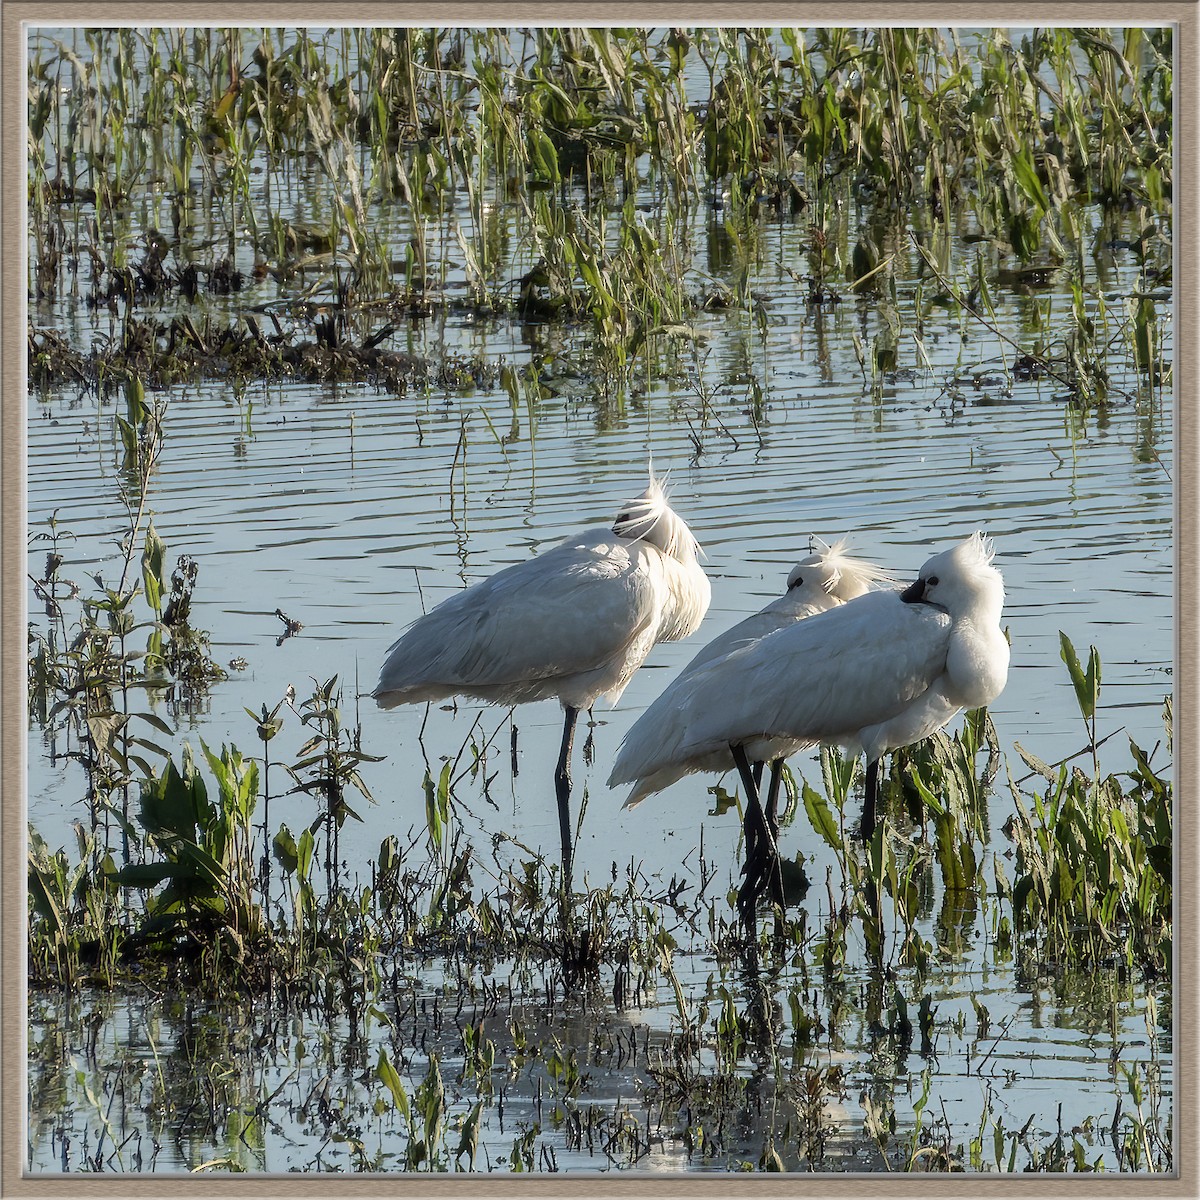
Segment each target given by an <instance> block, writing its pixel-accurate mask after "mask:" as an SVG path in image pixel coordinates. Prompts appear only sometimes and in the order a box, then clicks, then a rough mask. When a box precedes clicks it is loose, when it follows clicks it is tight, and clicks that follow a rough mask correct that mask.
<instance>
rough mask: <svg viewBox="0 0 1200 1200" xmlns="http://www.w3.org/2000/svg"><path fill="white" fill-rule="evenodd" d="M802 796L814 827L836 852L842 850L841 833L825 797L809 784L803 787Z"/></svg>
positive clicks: (805, 809)
mask: <svg viewBox="0 0 1200 1200" xmlns="http://www.w3.org/2000/svg"><path fill="white" fill-rule="evenodd" d="M801 795H802V797H803V799H804V811H805V812H806V813H808V819H809V821H810V822H811V824H812V827H813V828H814V829H815V830H816V831H817V833H819V834H820V835H821V837H822V838H824V840H825V843H826V845H828V846H830V847H831V848H832V849H834V850H838V851H840V850H842V848H843V846H842V837H841V833H840V831H839V830H838V824H837V822H836V821H835V820H834V818H833V813H832V812H830V811H829V805H828V803H827V802H826V800H825V797H824V796H822V795H821V793H820V792H818V791H815V790H814V789H813V788H811V787H809V785H808V784H807V783H806V784H804V785H803V788H802V790H801Z"/></svg>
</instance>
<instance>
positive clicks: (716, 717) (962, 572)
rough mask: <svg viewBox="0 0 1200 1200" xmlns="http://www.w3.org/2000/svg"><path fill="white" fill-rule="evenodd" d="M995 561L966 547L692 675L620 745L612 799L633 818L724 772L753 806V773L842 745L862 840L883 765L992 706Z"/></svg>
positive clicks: (1004, 653) (1000, 591)
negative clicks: (646, 801) (856, 795)
mask: <svg viewBox="0 0 1200 1200" xmlns="http://www.w3.org/2000/svg"><path fill="white" fill-rule="evenodd" d="M993 557H994V550H993V547H992V544H991V541H990V540H989V539H987V538H985V537H984V536H983V534H982V533H976V534H973V535H972V536H971V537H968V538H966V539H965V540H964V541H962V542H959V543H958V544H957V545H955V546H953V547H952V548H951V549H949V550H945V551H943V552H942V553H940V554H935V555H934V556H933V557H932V558H930V559H929V560H928V561H927V562H926V563H925V565H924V566H923V567H922V568H921V572H920V576H919V578H918V579H917V581H916V582H915V583H913V584H912V585H911V586H910V587H908V588H906V589H905V590H904V591H902V592H898V591H875V592H869V593H867V594H866V595H863V596H859V597H858V598H856V599H853V600H851V601H850V602H849V603H846V604H843V605H840V606H839V607H836V608H832V609H829V610H827V611H825V612H819V613H817V614H816V615H814V616H811V617H809V618H807V619H806V620H801V621H797V622H795V623H793V624H791V625H788V626H786V627H785V628H782V629H779V630H776V631H775V632H774V633H770V634H767V635H766V636H765V637H762V638H760V639H759V640H758V641H755V642H751V643H750V644H748V645H746V646H742V647H740V648H737V649H734V650H732V651H731V652H730V653H729V654H726V655H725V656H724V657H722V658H719V659H716V660H714V661H711V662H709V663H707V664H702V665H700V666H699V667H698V668H697V669H696V670H694V671H691V672H689V673H688V674H686V675H685V676H684V677H682V678H681V679H679V680H677V681H676V683H675V684H673V685H672V686H671V687H670V688H668V689H667V692H666V693H664V694H663V695H662V696H660V697H659V698H658V700H656V701H655V702H654V703H653V704H652V705H651V706H650V707H649V708H648V709H647V710H646V711H645V712H644V713H643V714H642V716H641V717H640V718H639V720H638V721H637V722H636V723H635V724H634V726H633V728H632V729H630V731H629V732H628V734H626V736H625V740H624V742H623V743H622V745H621V748H620V751H619V753H618V755H617V760H616V763H615V764H614V766H613V770H612V774H611V775H610V776H609V780H608V782H609V786H610V787H612V786H616V785H619V784H622V783H632V784H633V788H632V790H631V792H630V794H629V798H628V800H627V801H626V804H627V805H629V804H636V803H638V802H639V801H640V800H642V799H643V798H645V797H646V796H648V795H650V794H651V793H652V792H656V791H659V790H661V789H662V788H664V787H666V786H667V785H668V784H670V783H673V782H674V781H675V780H677V779H681V778H682V777H683V776H685V775H688V774H691V773H692V772H695V771H724V770H727V769H728V768H729V766H730V763H731V761H732V763H733V765H735V766H737V768H738V771H739V774H740V775H741V776H742V782H743V785H744V786H745V787H746V790H747V793H748V795H751V796H754V797H755V800H757V789H756V786H755V783H754V780H753V778H752V776H751V773H750V768H749V763H750V762H774V761H775V760H777V759H784V758H787V757H788V756H790V755H792V754H795V753H796V752H797V751H799V750H803V749H805V748H807V747H810V746H815V745H839V746H842V747H844V748H845V749H847V750H849V751H851V752H852V753H859V754H864V755H865V756H866V760H867V786H866V800H865V803H864V808H863V817H862V824H861V831H862V833H863V835H864V836H867V837H869V836H870V835H871V833H872V832H873V830H874V827H875V807H876V803H877V798H878V790H879V778H878V767H879V759H880V757H881V756H882V755H883V754H884V753H886V752H887V751H888V750H893V749H896V748H897V747H900V746H907V745H910V744H911V743H913V742H917V741H920V740H921V739H922V738H925V737H928V736H929V735H930V734H932V733H933V732H935V731H936V730H938V729H940V728H942V726H944V725H946V724H947V723H948V722H949V721H950V720H952V719H953V717H954V716H955V715H956V714H958V713H959V712H961V711H962V710H963V709H966V708H978V707H980V706H982V705H985V704H990V703H991V702H992V701H993V700H994V699H995V698H996V697H997V696H998V695H999V694H1000V692H1001V690H1002V689H1003V687H1004V684H1005V682H1006V681H1007V678H1008V643H1007V641H1006V640H1005V637H1004V634H1003V632H1002V631H1001V629H1000V615H1001V610H1002V608H1003V604H1004V584H1003V580H1002V578H1001V576H1000V572H999V571H998V570H997V569H996V568H995V567H994V566H992V559H993ZM749 882H750V880H748V883H749ZM752 899H753V897H752Z"/></svg>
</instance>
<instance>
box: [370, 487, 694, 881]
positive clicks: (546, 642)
mask: <svg viewBox="0 0 1200 1200" xmlns="http://www.w3.org/2000/svg"><path fill="white" fill-rule="evenodd" d="M699 552H700V546H699V544H698V543H697V541H696V539H695V538H694V537H693V536H692V532H691V530H690V529H689V528H688V527H687V525H686V524H685V523H684V521H683V520H682V518H680V517H679V515H678V514H677V513H676V512H675V511H674V510H673V509H672V508H671V506H670V505H669V504H668V503H667V498H666V494H665V492H664V491H663V487H662V484H661V483H660V482H659V481H658V480H657V479H656V478H655V476H654V472H653V469H652V470H651V472H650V482H649V485H648V486H647V488H646V490H645V491H644V492H643V493H642V495H641V496H639V497H638V498H637V499H635V500H631V501H629V502H628V503H626V504H625V505H624V507H623V508H622V509H621V512H620V514H619V515H618V516H617V518H616V520H615V521H614V522H613V525H612V527H611V528H606V527H593V528H589V529H585V530H582V531H581V532H579V533H576V534H573V535H571V536H570V537H568V538H566V540H565V541H563V542H561V543H560V544H559V545H557V546H555V547H553V548H552V549H550V550H547V551H546V552H545V553H543V554H539V555H537V556H536V557H534V558H530V559H528V560H526V561H524V562H520V563H516V564H514V565H513V566H509V567H505V568H504V569H503V570H500V571H497V572H496V573H495V574H494V575H491V576H489V577H488V578H487V579H484V580H482V581H481V582H479V583H476V584H474V585H473V586H471V587H469V588H467V589H466V590H465V591H462V592H459V593H457V594H456V595H454V596H451V597H450V598H449V599H448V600H444V601H443V602H442V603H441V604H439V605H438V606H437V607H436V608H434V609H433V610H432V611H430V612H429V613H426V614H425V615H424V616H421V617H418V618H417V619H416V620H415V621H414V622H413V623H412V624H411V625H410V626H409V627H408V629H407V630H405V632H404V633H403V634H402V635H401V636H400V638H399V639H398V640H397V641H396V642H395V643H394V644H393V645H392V646H391V647H390V648H389V650H388V652H387V657H386V659H385V660H384V663H383V667H382V669H381V671H380V674H379V682H378V684H377V685H376V686H375V689H374V691H373V692H372V695H373V696H374V698H375V700H376V701H377V702H378V704H379V705H380V707H381V708H394V707H395V706H396V705H398V704H412V703H419V702H422V701H428V700H442V699H445V698H446V697H449V696H455V695H463V696H472V697H477V698H479V699H481V700H486V701H488V702H490V703H493V704H503V705H509V706H511V705H516V704H524V703H527V702H530V701H534V700H545V699H549V698H551V697H555V698H557V699H558V701H559V702H560V703H561V704H562V707H563V713H564V721H563V736H562V745H561V749H560V751H559V756H558V765H557V767H556V768H555V772H554V784H555V792H556V795H557V800H558V819H559V831H560V834H561V837H562V863H563V881H564V886H565V887H566V888H567V889H568V890H569V888H570V879H571V820H570V795H571V774H570V760H571V750H572V744H573V741H574V736H575V723H576V719H577V718H578V716H579V712H580V710H581V709H590V708H591V707H592V705H593V704H594V703H595V702H596V700H597V699H598V698H600V697H601V696H604V697H606V698H607V699H608V700H609V701H610V702H612V703H614V704H615V703H616V701H617V699H618V698H619V697H620V695H621V693H622V692H623V691H624V690H625V687H626V685H627V684H628V683H629V680H630V679H631V678H632V677H633V673H634V672H635V671H636V670H637V669H638V667H639V666H641V664H642V661H643V660H644V659H645V657H646V655H647V654H649V653H650V649H651V647H653V646H654V645H655V643H657V642H669V641H675V640H677V639H679V638H684V637H687V636H688V635H689V634H691V633H694V632H695V631H696V629H697V628H698V627H699V625H700V621H701V619H702V618H703V616H704V614H705V612H706V611H707V610H708V604H709V599H710V595H711V593H710V588H709V582H708V578H707V576H705V574H704V571H703V569H702V568H701V566H700V564H699V561H698V558H697V556H698V554H699Z"/></svg>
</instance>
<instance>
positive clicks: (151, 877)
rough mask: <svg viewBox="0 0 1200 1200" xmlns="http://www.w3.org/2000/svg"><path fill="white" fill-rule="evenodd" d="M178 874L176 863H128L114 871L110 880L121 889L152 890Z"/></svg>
mask: <svg viewBox="0 0 1200 1200" xmlns="http://www.w3.org/2000/svg"><path fill="white" fill-rule="evenodd" d="M178 873H179V867H178V865H177V864H176V863H169V862H164V863H130V864H129V866H127V867H122V868H121V869H120V870H119V871H114V872H113V874H112V876H111V878H112V881H113V882H114V883H119V884H120V885H121V886H122V887H132V888H152V887H158V885H159V884H160V883H162V882H163V881H164V880H167V879H170V878H171V877H172V876H173V875H177V874H178Z"/></svg>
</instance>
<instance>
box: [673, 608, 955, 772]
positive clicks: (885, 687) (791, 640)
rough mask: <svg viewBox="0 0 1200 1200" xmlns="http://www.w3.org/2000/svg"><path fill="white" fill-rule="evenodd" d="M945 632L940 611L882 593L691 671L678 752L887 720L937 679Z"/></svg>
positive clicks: (828, 733) (812, 738)
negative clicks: (693, 672) (683, 726)
mask: <svg viewBox="0 0 1200 1200" xmlns="http://www.w3.org/2000/svg"><path fill="white" fill-rule="evenodd" d="M949 631H950V618H949V617H948V616H947V615H946V614H945V613H943V612H940V611H938V610H936V609H934V608H931V607H929V606H928V605H918V604H905V603H904V602H903V601H901V600H900V599H899V597H898V596H897V595H895V594H894V593H882V592H881V593H874V594H872V595H869V596H864V597H862V598H860V599H858V600H854V601H851V602H850V603H849V604H847V605H845V606H843V607H841V608H836V609H831V610H829V611H828V612H824V613H817V614H816V615H815V616H812V617H809V618H807V619H806V620H803V621H800V622H798V623H796V624H794V625H789V626H787V627H786V628H784V629H780V630H778V631H777V632H775V633H772V634H770V635H768V636H767V637H765V638H762V639H761V640H760V641H757V642H755V643H754V644H753V645H751V646H747V647H745V648H744V649H741V650H737V651H735V652H734V653H733V654H730V655H729V656H727V657H726V658H724V659H721V660H719V661H718V662H716V663H714V664H712V665H711V666H709V667H707V668H702V669H701V670H700V671H698V672H697V673H696V675H695V677H694V680H695V681H694V683H693V686H692V687H690V688H689V689H688V690H687V694H686V708H687V710H686V712H684V713H681V714H680V716H681V717H682V719H683V721H684V725H685V730H686V731H685V732H684V734H683V736H682V738H681V739H680V741H681V746H680V748H681V751H682V752H683V753H684V754H691V753H695V752H697V751H700V750H703V749H705V748H709V747H712V746H714V745H720V744H721V743H726V744H728V743H729V742H732V741H741V740H747V739H750V738H754V737H759V736H786V737H792V738H795V739H797V740H803V741H808V742H820V741H826V740H835V739H837V738H839V737H844V736H846V735H847V734H850V733H853V732H854V731H856V730H858V729H861V728H862V727H864V726H867V725H873V724H876V723H877V722H879V721H885V720H889V719H891V718H892V717H894V716H895V715H896V714H897V713H899V712H902V711H903V710H904V708H905V707H906V706H907V705H909V704H911V703H912V701H913V700H915V699H916V698H917V697H919V696H920V695H922V694H923V693H924V692H925V691H926V689H927V688H928V687H929V686H930V685H931V684H932V683H933V681H934V680H935V679H936V678H937V677H938V676H939V675H940V674H941V673H942V671H943V670H944V668H945V662H946V652H947V648H948V646H949ZM680 700H681V701H682V700H684V697H683V696H681V697H680Z"/></svg>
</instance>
